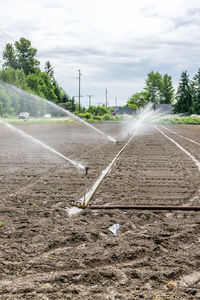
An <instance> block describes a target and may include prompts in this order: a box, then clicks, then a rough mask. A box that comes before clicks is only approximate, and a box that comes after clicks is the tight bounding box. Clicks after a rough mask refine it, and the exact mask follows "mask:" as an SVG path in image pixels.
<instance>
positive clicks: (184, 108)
mask: <svg viewBox="0 0 200 300" xmlns="http://www.w3.org/2000/svg"><path fill="white" fill-rule="evenodd" d="M176 100H177V102H176V104H175V106H174V112H175V113H185V112H189V113H191V112H192V89H191V85H190V80H189V76H188V74H187V71H184V72H182V74H181V78H180V81H179V86H178V90H177V93H176Z"/></svg>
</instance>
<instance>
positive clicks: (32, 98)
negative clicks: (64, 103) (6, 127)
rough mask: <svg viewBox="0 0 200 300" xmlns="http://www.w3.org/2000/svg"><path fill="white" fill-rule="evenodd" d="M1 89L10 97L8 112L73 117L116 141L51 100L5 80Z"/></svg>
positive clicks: (37, 115) (35, 115)
mask: <svg viewBox="0 0 200 300" xmlns="http://www.w3.org/2000/svg"><path fill="white" fill-rule="evenodd" d="M0 89H1V90H2V91H4V92H5V94H7V95H8V97H5V101H6V102H7V103H6V105H4V106H5V107H7V113H8V114H11V115H12V114H15V115H18V114H19V113H20V112H28V113H29V114H30V116H32V117H41V116H44V115H45V114H51V115H52V116H54V117H62V116H63V117H64V116H67V117H71V118H72V119H75V120H77V121H79V122H81V123H83V124H84V125H86V126H88V127H89V128H91V129H93V130H95V131H96V132H98V133H100V134H102V135H104V136H105V137H106V138H107V139H109V140H110V141H112V142H116V140H115V139H114V138H112V137H111V136H109V135H107V134H105V133H104V132H102V131H101V130H99V129H97V128H96V127H94V126H93V125H91V124H89V123H87V122H86V121H84V120H83V119H81V118H79V117H77V116H76V115H74V114H73V113H71V112H69V111H67V110H66V109H64V108H62V107H60V106H58V105H57V104H55V103H53V102H51V101H48V100H46V99H43V98H41V97H39V96H36V95H33V94H31V93H28V92H26V91H23V90H21V89H19V88H17V87H16V86H13V85H11V84H8V83H5V82H0Z"/></svg>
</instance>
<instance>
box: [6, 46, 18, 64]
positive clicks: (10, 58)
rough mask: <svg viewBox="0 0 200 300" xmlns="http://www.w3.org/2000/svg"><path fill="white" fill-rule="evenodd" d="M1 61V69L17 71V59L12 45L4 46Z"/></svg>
mask: <svg viewBox="0 0 200 300" xmlns="http://www.w3.org/2000/svg"><path fill="white" fill-rule="evenodd" d="M3 59H4V61H5V62H4V64H3V67H11V68H13V69H17V57H16V53H15V49H14V47H13V45H12V44H6V47H5V50H4V51H3Z"/></svg>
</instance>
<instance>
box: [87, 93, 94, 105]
mask: <svg viewBox="0 0 200 300" xmlns="http://www.w3.org/2000/svg"><path fill="white" fill-rule="evenodd" d="M87 96H88V97H89V107H90V106H91V98H92V97H93V96H94V95H87Z"/></svg>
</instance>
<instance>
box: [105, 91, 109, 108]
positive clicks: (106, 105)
mask: <svg viewBox="0 0 200 300" xmlns="http://www.w3.org/2000/svg"><path fill="white" fill-rule="evenodd" d="M105 92H106V108H107V105H108V90H107V89H105Z"/></svg>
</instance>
